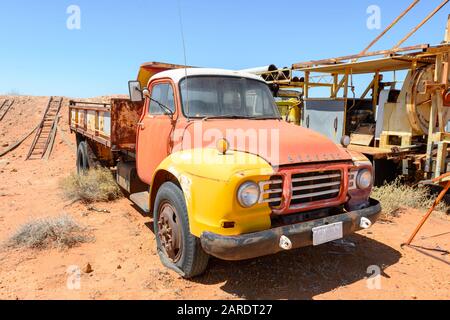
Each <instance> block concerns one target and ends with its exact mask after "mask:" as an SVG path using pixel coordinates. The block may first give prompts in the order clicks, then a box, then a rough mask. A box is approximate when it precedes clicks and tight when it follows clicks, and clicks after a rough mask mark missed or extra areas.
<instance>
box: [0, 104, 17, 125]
mask: <svg viewBox="0 0 450 320" xmlns="http://www.w3.org/2000/svg"><path fill="white" fill-rule="evenodd" d="M13 104H14V99H12V100H11V99H5V100H3V102H0V121H2V120H3V117H4V116H5V115H6V113H7V112H8V111H9V109H10V108H11V107H12V105H13Z"/></svg>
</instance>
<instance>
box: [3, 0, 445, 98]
mask: <svg viewBox="0 0 450 320" xmlns="http://www.w3.org/2000/svg"><path fill="white" fill-rule="evenodd" d="M177 1H178V0H164V1H163V0H128V1H116V0H90V1H88V0H71V1H65V0H59V1H54V0H52V1H50V0H41V1H32V0H15V1H6V0H3V1H1V3H0V39H1V42H2V47H1V50H0V93H7V92H11V91H16V92H19V93H22V94H31V95H65V96H70V97H90V96H97V95H106V94H115V93H126V92H127V81H128V80H129V79H134V78H135V77H136V74H137V70H138V67H139V65H140V64H141V63H143V62H145V61H162V62H170V63H179V64H182V63H183V62H184V57H183V47H182V41H181V34H180V24H179V16H178V4H177V3H178V2H177ZM179 1H180V3H181V11H182V19H183V24H184V34H185V41H186V48H187V51H186V53H187V63H188V64H189V65H195V66H205V67H220V68H228V69H243V68H249V67H256V66H262V65H268V64H271V63H274V64H276V65H278V66H280V67H282V66H289V65H291V64H292V63H295V62H299V61H304V60H310V59H319V58H327V57H333V56H339V55H346V54H351V53H357V52H359V51H361V50H362V49H363V48H364V47H365V46H366V45H367V44H368V43H369V42H370V41H371V40H372V39H373V38H374V37H375V36H376V35H377V34H378V33H379V32H380V31H381V30H369V29H368V28H367V27H366V21H367V18H368V14H367V13H366V9H367V7H368V6H370V5H378V6H379V7H380V8H381V14H382V15H381V23H382V28H384V27H385V26H386V25H388V24H389V23H390V22H391V21H392V20H393V19H394V18H395V17H396V16H397V15H398V14H399V13H400V12H401V11H402V10H404V9H405V8H406V7H407V6H408V5H409V3H411V0H400V1H389V0H341V1H331V0H329V1H326V0H322V1H321V0H316V1H310V0H309V1H299V0H297V1H294V0H278V1H266V0H260V1H253V0H247V1H238V0H227V1H212V0H210V1H206V0H189V1H187V0H179ZM440 2H441V0H422V2H421V3H420V4H419V5H418V6H417V7H416V8H415V9H414V10H413V11H412V12H411V13H410V14H409V15H408V16H407V17H406V18H405V19H404V20H403V21H402V22H401V23H400V24H399V25H398V26H397V27H396V28H395V30H394V31H392V32H390V33H389V34H388V36H389V37H387V38H385V40H383V41H381V42H380V43H379V44H377V45H376V46H375V47H374V50H376V49H386V48H389V47H392V46H393V45H394V44H395V43H396V42H397V40H399V39H400V38H402V36H403V35H405V34H406V33H407V32H408V31H409V30H410V29H411V28H412V27H413V26H415V25H416V24H417V23H418V22H419V21H420V20H422V18H424V17H425V16H426V15H427V14H428V12H430V11H431V10H432V9H433V8H434V7H436V6H437V5H438V4H439V3H440ZM70 5H78V6H79V7H80V9H81V29H80V30H69V29H67V27H66V21H67V19H68V17H69V15H68V14H67V13H66V10H67V8H68V7H69V6H70ZM449 8H450V5H448V6H447V7H445V8H444V9H442V10H441V12H439V13H438V14H437V15H436V16H435V17H434V18H433V20H431V21H430V22H429V23H428V24H426V25H425V26H424V27H423V28H422V29H421V30H420V31H419V32H417V34H416V35H414V36H413V37H412V38H411V39H410V40H409V41H408V42H407V43H405V44H404V45H412V44H419V43H431V44H436V43H439V42H441V41H442V39H443V36H444V29H445V24H446V21H447V15H448V14H449V12H450V9H449Z"/></svg>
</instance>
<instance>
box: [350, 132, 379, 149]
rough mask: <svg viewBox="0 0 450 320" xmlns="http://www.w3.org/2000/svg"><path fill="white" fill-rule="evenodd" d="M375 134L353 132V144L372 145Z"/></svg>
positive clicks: (351, 137)
mask: <svg viewBox="0 0 450 320" xmlns="http://www.w3.org/2000/svg"><path fill="white" fill-rule="evenodd" d="M373 137H374V136H373V134H362V133H352V134H351V135H350V139H351V144H356V145H359V146H366V147H368V146H370V144H371V143H372V141H373Z"/></svg>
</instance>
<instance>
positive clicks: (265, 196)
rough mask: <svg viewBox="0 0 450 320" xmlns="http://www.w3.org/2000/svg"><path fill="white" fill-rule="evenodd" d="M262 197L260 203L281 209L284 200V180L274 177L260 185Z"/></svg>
mask: <svg viewBox="0 0 450 320" xmlns="http://www.w3.org/2000/svg"><path fill="white" fill-rule="evenodd" d="M259 188H260V190H261V196H260V198H259V203H268V204H269V205H270V206H271V207H279V206H280V205H281V200H282V198H283V179H282V178H281V177H279V176H274V177H272V178H271V179H270V180H268V181H262V182H260V183H259Z"/></svg>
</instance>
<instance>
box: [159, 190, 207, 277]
mask: <svg viewBox="0 0 450 320" xmlns="http://www.w3.org/2000/svg"><path fill="white" fill-rule="evenodd" d="M153 225H154V230H155V236H156V243H157V246H158V254H159V257H160V258H161V262H162V263H163V264H164V265H165V266H166V267H168V268H170V269H172V270H174V271H176V272H177V273H179V274H180V275H181V276H183V277H184V278H192V277H195V276H198V275H200V274H202V273H203V272H204V271H205V270H206V268H207V266H208V260H209V255H208V254H207V253H206V252H204V251H203V248H202V247H201V244H200V241H199V239H198V238H196V237H195V236H193V235H192V234H191V233H190V230H189V218H188V214H187V208H186V202H185V200H184V196H183V192H182V191H181V189H180V188H179V187H178V186H177V185H175V184H174V183H172V182H166V183H164V184H163V185H162V186H161V187H160V189H159V191H158V194H157V195H156V199H155V214H154V223H153Z"/></svg>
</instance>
